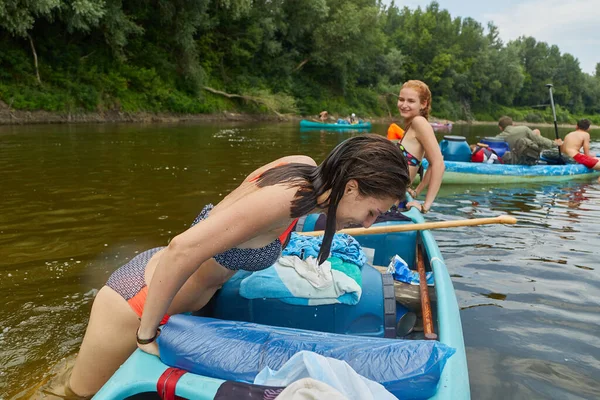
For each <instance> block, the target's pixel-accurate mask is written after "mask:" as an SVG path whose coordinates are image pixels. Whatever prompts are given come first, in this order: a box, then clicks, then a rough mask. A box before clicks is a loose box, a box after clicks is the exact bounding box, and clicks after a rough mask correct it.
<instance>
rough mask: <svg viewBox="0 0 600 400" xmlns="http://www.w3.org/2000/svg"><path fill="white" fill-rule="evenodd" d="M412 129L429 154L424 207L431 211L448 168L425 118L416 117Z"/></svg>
mask: <svg viewBox="0 0 600 400" xmlns="http://www.w3.org/2000/svg"><path fill="white" fill-rule="evenodd" d="M412 128H413V129H414V130H415V137H416V138H417V140H418V141H419V143H421V146H423V149H424V150H425V154H427V161H428V162H429V166H428V167H427V172H426V173H425V175H426V176H425V177H423V180H424V181H425V178H427V181H426V182H424V185H427V184H428V186H429V188H428V190H427V195H426V196H425V201H424V202H423V207H425V208H426V209H428V210H429V209H430V208H431V205H432V204H433V201H434V200H435V197H436V196H437V194H438V192H439V190H440V186H441V185H442V177H443V176H444V170H445V169H446V167H445V166H444V158H443V156H442V152H441V151H440V147H439V145H438V142H437V139H436V138H435V133H434V132H433V128H432V127H431V124H430V123H429V122H428V121H427V120H426V119H425V118H423V117H416V118H415V119H414V120H413V122H412Z"/></svg>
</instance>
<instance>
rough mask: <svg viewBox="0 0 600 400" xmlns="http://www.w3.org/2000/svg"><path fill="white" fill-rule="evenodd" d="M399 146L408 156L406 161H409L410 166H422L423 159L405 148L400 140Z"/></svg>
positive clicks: (403, 153)
mask: <svg viewBox="0 0 600 400" xmlns="http://www.w3.org/2000/svg"><path fill="white" fill-rule="evenodd" d="M402 139H404V138H402ZM398 148H399V149H400V151H401V152H402V155H403V156H404V157H405V158H406V162H407V163H408V165H409V166H411V167H420V166H421V162H422V160H419V159H418V158H417V157H415V156H413V155H412V154H410V152H409V151H408V150H406V149H405V148H404V145H403V144H402V141H400V142H399V143H398Z"/></svg>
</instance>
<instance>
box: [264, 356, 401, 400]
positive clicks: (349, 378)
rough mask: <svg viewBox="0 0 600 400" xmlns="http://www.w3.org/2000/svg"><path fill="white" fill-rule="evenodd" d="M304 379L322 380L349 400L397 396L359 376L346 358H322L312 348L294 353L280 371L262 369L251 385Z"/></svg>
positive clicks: (384, 399)
mask: <svg viewBox="0 0 600 400" xmlns="http://www.w3.org/2000/svg"><path fill="white" fill-rule="evenodd" d="M303 378H313V379H316V380H318V381H321V382H324V383H326V384H328V385H329V386H331V387H333V388H334V389H336V390H338V391H339V392H340V393H341V394H342V395H344V396H346V397H347V398H348V399H349V400H387V399H389V400H394V399H396V397H395V396H394V395H392V394H391V393H390V392H388V391H387V390H386V389H385V388H384V387H383V386H382V385H381V384H379V383H377V382H374V381H371V380H369V379H367V378H365V377H364V376H361V375H359V374H358V373H357V372H356V371H354V370H353V369H352V367H350V365H348V363H346V362H345V361H341V360H337V359H335V358H330V357H324V356H321V355H319V354H317V353H313V352H311V351H300V352H298V353H296V354H294V355H293V356H292V358H290V359H289V360H288V361H287V362H286V363H285V364H283V366H282V367H281V368H280V369H279V371H274V370H272V369H270V368H269V367H267V368H264V369H263V370H262V371H260V372H259V373H258V375H256V378H254V384H256V385H265V386H288V385H289V384H291V383H292V382H295V381H297V380H299V379H303Z"/></svg>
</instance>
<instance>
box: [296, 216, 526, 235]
mask: <svg viewBox="0 0 600 400" xmlns="http://www.w3.org/2000/svg"><path fill="white" fill-rule="evenodd" d="M516 223H517V219H516V218H514V217H509V216H508V215H501V216H498V217H493V218H473V219H459V220H456V221H440V222H424V223H421V224H400V225H388V226H376V227H373V228H349V229H342V230H341V231H338V232H337V233H347V234H348V235H352V236H360V235H376V234H378V233H393V232H408V231H424V230H429V229H442V228H456V227H459V226H477V225H491V224H516ZM324 232H325V231H312V232H297V233H298V234H300V235H306V236H320V235H322V234H323V233H324Z"/></svg>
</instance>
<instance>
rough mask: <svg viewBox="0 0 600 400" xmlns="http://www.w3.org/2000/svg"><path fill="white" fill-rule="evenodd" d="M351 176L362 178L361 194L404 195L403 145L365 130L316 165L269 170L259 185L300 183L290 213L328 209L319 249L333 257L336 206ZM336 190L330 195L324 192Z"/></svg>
mask: <svg viewBox="0 0 600 400" xmlns="http://www.w3.org/2000/svg"><path fill="white" fill-rule="evenodd" d="M351 179H354V180H356V182H357V183H358V190H359V192H360V194H361V195H362V196H368V197H375V198H380V199H384V198H396V199H398V200H404V197H405V193H406V188H407V186H408V184H409V182H410V177H409V173H408V164H407V162H406V159H405V158H404V156H403V155H402V153H401V152H400V150H399V148H398V146H396V145H395V144H393V143H392V142H390V141H389V140H387V139H386V138H384V137H382V136H379V135H375V134H366V135H360V136H355V137H352V138H350V139H347V140H345V141H343V142H342V143H340V144H339V145H337V146H336V147H335V148H334V149H333V150H332V151H331V153H329V155H328V156H327V158H325V160H323V162H322V163H321V164H320V165H318V166H317V167H314V166H311V165H306V164H298V163H291V164H285V165H282V166H279V167H275V168H272V169H270V170H267V171H265V172H264V173H263V174H262V175H261V176H260V178H258V181H257V184H258V186H259V187H265V186H271V185H275V184H278V183H288V184H290V186H295V187H298V192H297V193H296V197H295V199H294V200H293V202H292V209H291V217H293V218H296V217H300V216H302V215H306V214H308V213H310V212H311V211H313V210H314V209H315V208H317V207H318V208H322V209H327V227H326V228H325V235H324V237H323V243H322V244H321V249H320V251H319V263H322V262H323V261H325V260H326V259H327V257H329V251H330V249H331V242H332V241H333V235H334V233H335V229H336V223H335V220H336V213H337V206H338V204H339V202H340V200H341V198H342V196H343V195H344V191H345V189H346V184H347V183H348V181H350V180H351ZM328 190H331V193H330V194H329V197H328V198H327V199H326V200H325V201H324V202H322V203H320V204H319V203H318V199H319V197H320V196H321V195H322V194H324V193H326V192H327V191H328Z"/></svg>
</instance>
